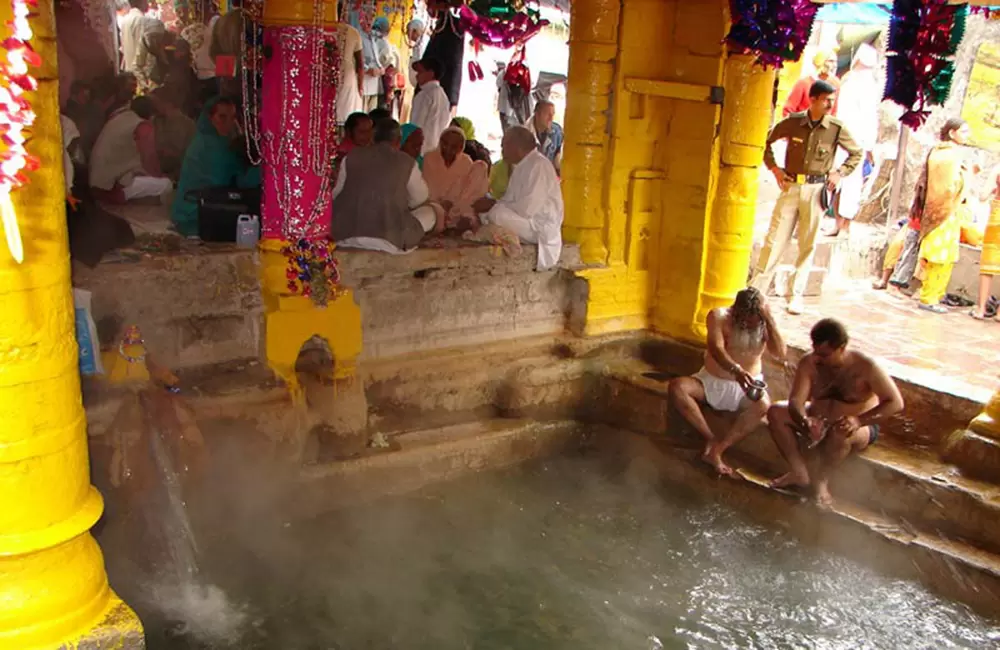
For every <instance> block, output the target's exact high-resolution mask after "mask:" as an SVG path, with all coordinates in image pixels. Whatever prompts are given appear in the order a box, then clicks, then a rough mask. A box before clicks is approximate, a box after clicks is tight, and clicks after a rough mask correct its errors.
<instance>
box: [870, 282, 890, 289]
mask: <svg viewBox="0 0 1000 650" xmlns="http://www.w3.org/2000/svg"><path fill="white" fill-rule="evenodd" d="M888 286H889V284H888V283H887V282H879V281H878V280H876V281H875V282H872V289H874V290H875V291H885V290H886V287H888Z"/></svg>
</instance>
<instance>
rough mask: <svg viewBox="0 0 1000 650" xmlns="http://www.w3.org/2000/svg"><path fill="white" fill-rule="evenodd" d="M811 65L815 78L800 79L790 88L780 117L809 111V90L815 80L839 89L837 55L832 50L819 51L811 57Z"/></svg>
mask: <svg viewBox="0 0 1000 650" xmlns="http://www.w3.org/2000/svg"><path fill="white" fill-rule="evenodd" d="M813 65H814V66H815V67H816V72H817V76H815V77H812V76H809V77H802V78H801V79H799V80H798V81H797V82H795V85H794V86H792V92H790V93H789V94H788V99H787V100H785V106H784V107H783V108H782V109H781V116H782V117H788V116H789V115H791V114H792V113H801V112H802V111H805V110H808V109H809V89H810V88H812V85H813V84H814V83H815V82H816V80H817V79H819V80H822V81H825V82H827V83H828V84H830V85H832V86H833V87H834V88H839V87H840V79H838V78H837V53H836V52H834V51H833V50H820V51H818V52H816V54H815V55H813Z"/></svg>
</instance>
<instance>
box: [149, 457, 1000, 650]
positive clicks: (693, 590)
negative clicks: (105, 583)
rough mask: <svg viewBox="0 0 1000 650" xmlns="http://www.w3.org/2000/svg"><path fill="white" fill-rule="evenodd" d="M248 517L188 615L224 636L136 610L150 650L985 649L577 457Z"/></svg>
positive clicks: (889, 596) (722, 519)
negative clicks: (297, 514) (310, 511)
mask: <svg viewBox="0 0 1000 650" xmlns="http://www.w3.org/2000/svg"><path fill="white" fill-rule="evenodd" d="M261 479H262V480H264V477H261ZM248 513H249V510H247V511H239V509H236V510H233V511H231V512H230V514H231V515H232V522H231V524H227V523H226V522H225V521H222V520H218V521H217V526H218V528H219V531H218V532H217V534H216V535H213V536H211V537H210V538H209V539H208V540H207V541H204V542H202V544H201V548H200V553H201V563H202V565H203V567H206V568H205V569H204V576H203V579H204V580H206V581H211V582H212V583H213V584H214V585H216V586H217V587H218V589H220V590H221V592H219V593H217V594H216V595H217V596H220V597H221V593H222V592H224V594H225V596H226V598H227V601H228V602H227V606H226V610H225V612H223V611H221V610H219V612H217V613H215V612H214V611H213V607H214V606H215V605H213V603H215V601H214V600H213V598H211V597H210V598H207V599H206V601H205V602H204V603H202V604H201V605H200V609H199V611H201V614H202V616H203V617H204V618H206V619H208V620H210V621H216V622H218V621H219V618H220V617H224V616H228V617H232V616H233V613H234V612H236V614H237V616H236V619H235V623H234V624H232V625H230V626H229V628H230V629H227V630H225V631H220V630H214V631H213V632H211V633H204V632H198V631H197V627H198V626H197V625H193V626H192V628H193V629H192V630H191V631H190V633H188V634H180V635H178V634H176V632H177V628H178V626H177V624H176V623H175V624H173V630H174V633H173V634H171V633H169V632H168V631H167V630H166V629H165V626H166V623H165V622H164V621H163V619H164V618H170V616H169V615H162V612H159V613H158V612H157V611H156V606H157V604H156V603H155V602H147V603H145V604H140V613H143V614H144V615H145V616H146V620H147V630H148V633H149V647H150V648H151V649H152V650H158V649H169V650H174V649H179V648H211V649H216V650H222V649H225V650H228V649H237V648H238V649H240V650H256V649H258V648H260V649H273V650H299V649H302V650H334V649H335V650H362V649H373V650H375V649H377V650H389V649H399V650H459V649H475V650H491V649H497V650H501V649H506V650H534V649H538V650H543V649H544V650H559V649H563V648H565V649H566V650H591V649H593V650H617V649H637V650H651V649H657V648H671V649H672V648H691V649H697V650H703V649H704V650H711V649H716V648H718V649H722V648H726V649H730V648H732V649H735V648H761V649H784V648H788V649H793V648H794V649H800V648H815V649H822V650H827V649H830V650H832V649H841V648H842V649H844V650H857V649H861V648H886V649H893V650H895V649H904V648H927V649H934V650H944V649H946V648H976V649H986V648H994V647H1000V624H998V623H997V622H996V621H991V620H989V619H984V618H982V617H980V616H977V615H976V614H974V613H972V612H971V611H969V610H968V609H967V608H966V607H964V606H962V605H959V604H956V603H953V602H949V601H947V600H943V599H941V598H939V597H937V596H935V595H933V594H932V593H930V592H929V591H928V590H927V589H925V588H924V587H922V586H921V585H920V584H919V583H916V582H911V581H904V580H897V579H890V578H886V577H883V576H880V575H879V574H878V573H877V572H876V571H874V570H872V569H871V568H868V567H865V566H861V565H859V564H856V563H853V562H851V561H848V560H846V559H843V558H842V557H840V556H836V555H831V554H827V553H824V552H820V551H818V550H816V549H813V548H809V547H805V546H803V545H801V544H799V543H797V542H796V541H795V540H793V539H792V538H791V537H790V536H789V535H788V534H785V533H783V532H782V531H781V530H776V529H772V528H767V527H762V526H760V525H757V524H754V523H752V522H751V521H750V520H749V519H748V518H746V517H744V516H742V515H741V513H740V512H737V511H734V510H732V509H729V508H726V507H721V506H718V505H714V504H712V503H711V499H707V500H698V501H691V500H690V499H685V498H681V497H680V496H678V495H676V494H673V493H671V492H670V491H669V488H664V487H653V486H652V485H651V484H649V482H647V481H645V480H641V479H637V478H635V477H634V476H629V475H610V474H609V473H608V470H607V469H606V468H605V465H602V464H601V463H600V462H599V461H598V460H597V459H594V458H587V457H582V456H581V457H570V458H560V459H556V460H551V461H545V462H535V463H530V464H528V465H525V466H522V467H518V468H515V469H512V470H508V471H502V472H496V473H483V474H479V475H475V476H472V477H469V478H467V479H463V480H460V481H457V482H452V483H447V484H441V485H437V486H433V487H431V488H429V489H425V490H423V491H421V492H419V493H415V494H411V495H408V496H405V497H393V498H388V499H383V500H381V501H378V502H375V503H373V504H370V505H367V506H365V507H363V508H358V509H356V510H354V511H347V512H340V513H335V514H332V515H329V516H323V517H321V518H317V519H314V520H310V521H304V522H303V521H283V520H282V519H281V517H280V514H279V516H277V517H276V518H274V519H273V520H265V521H263V522H261V521H260V519H259V517H249V516H243V515H247V514H248ZM251 522H255V523H252V524H251ZM227 525H231V527H232V528H231V529H227ZM215 604H217V603H215ZM161 615H162V616H161ZM213 635H214V636H213Z"/></svg>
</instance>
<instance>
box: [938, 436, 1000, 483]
mask: <svg viewBox="0 0 1000 650" xmlns="http://www.w3.org/2000/svg"><path fill="white" fill-rule="evenodd" d="M941 456H942V457H943V458H944V460H945V461H946V462H948V463H951V464H952V465H954V466H955V467H957V468H958V469H959V470H960V471H961V472H962V474H964V475H966V476H968V477H970V478H975V479H979V480H981V481H988V482H990V483H996V484H1000V442H997V441H996V440H994V439H993V438H987V437H986V436H983V435H980V434H978V433H976V432H975V431H969V430H968V429H960V430H958V431H955V432H954V433H952V434H951V435H950V436H948V439H947V440H946V441H945V444H944V449H943V450H942V454H941Z"/></svg>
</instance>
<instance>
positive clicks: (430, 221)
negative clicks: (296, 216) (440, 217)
mask: <svg viewBox="0 0 1000 650" xmlns="http://www.w3.org/2000/svg"><path fill="white" fill-rule="evenodd" d="M410 214H411V215H413V218H414V219H416V220H417V221H419V222H420V226H421V227H422V228H423V229H424V232H430V231H431V230H433V229H434V224H435V223H437V216H436V215H435V213H434V206H433V205H431V204H430V203H427V204H425V205H422V206H420V207H419V208H414V209H413V210H412V211H411V212H410ZM337 247H338V248H359V249H361V250H366V251H379V252H382V253H389V254H390V255H403V254H404V253H412V252H413V251H415V250H417V247H416V246H414V247H413V248H408V249H406V250H403V249H401V248H400V247H399V246H396V245H395V244H393V243H392V242H390V241H389V240H388V239H382V238H381V237H348V238H347V239H344V240H342V241H339V242H337Z"/></svg>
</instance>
